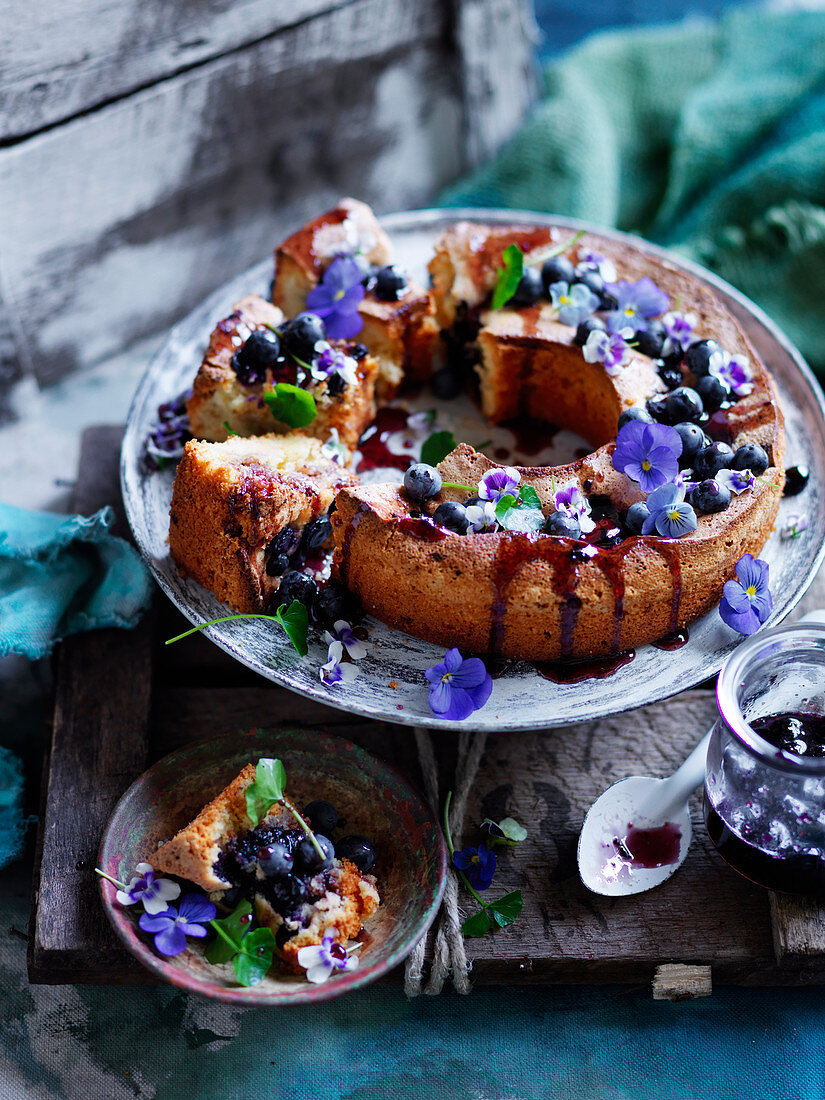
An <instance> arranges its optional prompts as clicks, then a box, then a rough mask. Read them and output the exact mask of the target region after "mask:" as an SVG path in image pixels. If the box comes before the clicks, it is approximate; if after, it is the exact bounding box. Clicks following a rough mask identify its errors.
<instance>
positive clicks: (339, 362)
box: [310, 340, 358, 386]
mask: <svg viewBox="0 0 825 1100" xmlns="http://www.w3.org/2000/svg"><path fill="white" fill-rule="evenodd" d="M357 371H358V364H357V363H356V362H355V360H354V359H353V358H352V356H350V355H346V354H345V353H344V352H343V351H341V350H339V349H336V348H334V347H333V346H332V345H331V344H328V343H327V341H326V340H319V341H318V343H317V344H316V345H315V357H314V359H313V360H312V365H311V367H310V373H311V374H312V377H313V378H315V379H317V380H318V381H319V382H323V381H325V380H326V379H328V378H330V377H331V376H332V375H333V374H339V375H340V376H341V377H342V378H343V379H344V381H345V382H347V383H348V384H349V385H351V386H354V385H356V384H357V382H358V373H357Z"/></svg>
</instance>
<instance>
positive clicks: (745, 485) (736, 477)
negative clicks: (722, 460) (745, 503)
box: [713, 470, 756, 496]
mask: <svg viewBox="0 0 825 1100" xmlns="http://www.w3.org/2000/svg"><path fill="white" fill-rule="evenodd" d="M713 476H714V480H716V481H718V482H719V484H720V485H725V486H726V487H727V488H728V489H730V491H731V492H732V493H736V495H737V496H739V494H740V493H744V491H745V490H746V489H753V487H754V486H755V485H756V477H755V475H754V473H753V470H719V471H718V472H717V473H715V474H714V475H713Z"/></svg>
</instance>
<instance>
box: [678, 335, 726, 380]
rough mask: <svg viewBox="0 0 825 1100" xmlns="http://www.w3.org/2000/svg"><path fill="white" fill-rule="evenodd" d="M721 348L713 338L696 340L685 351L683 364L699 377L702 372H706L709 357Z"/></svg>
mask: <svg viewBox="0 0 825 1100" xmlns="http://www.w3.org/2000/svg"><path fill="white" fill-rule="evenodd" d="M721 350H722V349H721V347H720V346H719V344H717V343H716V341H715V340H697V341H696V343H695V344H691V345H690V347H689V348H688V349H687V351H686V352H685V366H686V367H687V368H688V370H689V371H691V372H692V373H693V374H695V375H696V377H697V378H700V377H701V376H702V375H703V374H707V373H708V363H710V357H711V356H712V355H714V354H715V353H716V352H717V351H721Z"/></svg>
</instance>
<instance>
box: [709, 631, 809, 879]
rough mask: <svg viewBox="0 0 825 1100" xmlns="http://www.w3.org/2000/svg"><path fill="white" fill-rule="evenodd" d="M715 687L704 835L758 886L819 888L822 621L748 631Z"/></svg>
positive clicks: (730, 862)
mask: <svg viewBox="0 0 825 1100" xmlns="http://www.w3.org/2000/svg"><path fill="white" fill-rule="evenodd" d="M716 695H717V700H718V704H719V717H718V718H717V720H716V725H715V726H714V729H713V733H712V735H711V740H710V746H709V748H708V759H707V769H706V778H705V822H706V824H707V828H708V833H709V834H710V838H711V840H712V841H713V843H714V844H715V845H716V848H717V849H718V851H719V853H720V854H721V855H722V856H723V857H724V859H725V860H727V862H728V863H729V864H730V865H731V866H732V867H733V868H734V869H735V870H737V871H739V872H740V873H741V874H743V875H745V876H746V877H747V878H749V879H752V880H753V881H754V882H757V883H759V884H760V885H762V886H766V887H768V888H769V889H772V890H783V891H790V892H793V893H818V894H825V755H823V754H825V736H823V731H825V623H798V624H794V625H791V626H784V627H780V628H779V629H777V630H772V631H767V632H766V633H764V634H755V635H754V636H753V637H751V638H749V639H748V641H747V642H744V643H743V644H742V645H741V646H740V647H739V649H737V650H736V652H735V653H734V654H733V656H732V657H730V658H729V659H728V662H727V664H726V665H725V666H724V668H723V669H722V672H721V673H720V674H719V681H718V684H717V689H716ZM773 716H785V717H784V718H783V720H782V721H776V720H774V718H773ZM752 723H754V724H755V725H756V728H754V725H752ZM760 730H761V732H759V731H760ZM789 730H790V731H791V732H790V734H789V733H788V731H789ZM774 742H776V743H774ZM780 746H782V747H780Z"/></svg>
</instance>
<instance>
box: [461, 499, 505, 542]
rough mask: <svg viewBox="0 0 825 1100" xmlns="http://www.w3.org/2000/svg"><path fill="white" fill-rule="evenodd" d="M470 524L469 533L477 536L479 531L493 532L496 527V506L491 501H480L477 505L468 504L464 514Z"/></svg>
mask: <svg viewBox="0 0 825 1100" xmlns="http://www.w3.org/2000/svg"><path fill="white" fill-rule="evenodd" d="M465 515H466V518H467V522H468V523H469V524H470V527H469V531H470V532H471V533H472V534H474V535H477V534H479V532H481V531H494V530H495V529H496V527H497V526H498V520H497V518H496V506H495V504H494V503H493V502H492V500H482V501H481V502H480V503H479V504H470V505H468V506H467V511H466V513H465Z"/></svg>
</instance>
